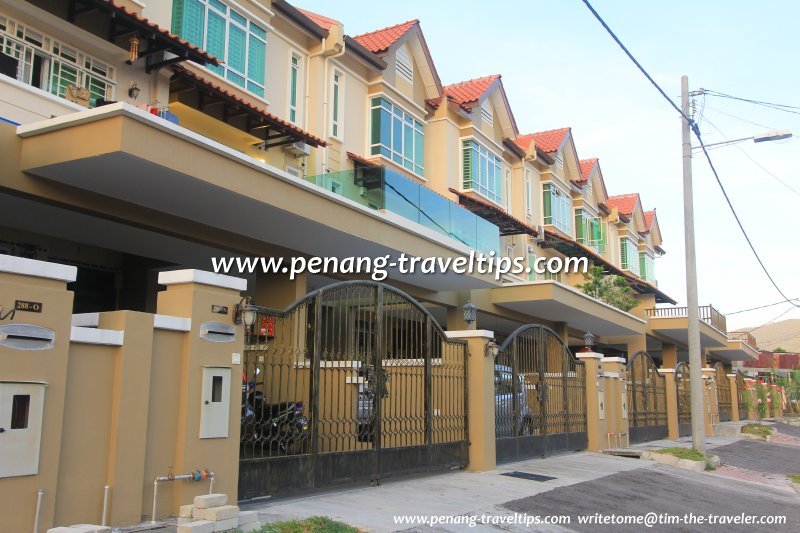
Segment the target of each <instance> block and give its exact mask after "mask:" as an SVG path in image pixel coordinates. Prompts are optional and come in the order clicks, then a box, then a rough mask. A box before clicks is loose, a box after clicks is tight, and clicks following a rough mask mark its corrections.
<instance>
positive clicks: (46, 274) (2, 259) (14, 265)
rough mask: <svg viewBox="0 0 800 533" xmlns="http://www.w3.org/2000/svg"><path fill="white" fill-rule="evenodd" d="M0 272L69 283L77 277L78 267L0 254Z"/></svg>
mask: <svg viewBox="0 0 800 533" xmlns="http://www.w3.org/2000/svg"><path fill="white" fill-rule="evenodd" d="M0 272H8V273H9V274H21V275H23V276H33V277H36V278H48V279H55V280H59V281H66V282H67V283H71V282H73V281H75V279H76V278H77V277H78V267H74V266H70V265H61V264H59V263H51V262H49V261H38V260H36V259H27V258H25V257H14V256H12V255H5V254H0Z"/></svg>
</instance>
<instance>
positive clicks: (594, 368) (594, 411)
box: [576, 352, 609, 452]
mask: <svg viewBox="0 0 800 533" xmlns="http://www.w3.org/2000/svg"><path fill="white" fill-rule="evenodd" d="M576 357H577V358H578V359H580V360H581V361H582V362H583V365H584V366H583V367H584V376H585V377H586V436H587V443H588V444H587V447H586V449H587V450H588V451H590V452H599V451H600V450H602V449H603V447H604V446H605V442H604V441H603V439H605V438H606V436H607V435H608V431H609V430H608V420H607V417H606V390H605V383H602V382H601V380H603V381H604V380H605V378H601V377H600V373H601V372H602V370H603V367H602V363H601V361H602V359H603V354H599V353H594V352H583V353H579V354H578V355H577V356H576Z"/></svg>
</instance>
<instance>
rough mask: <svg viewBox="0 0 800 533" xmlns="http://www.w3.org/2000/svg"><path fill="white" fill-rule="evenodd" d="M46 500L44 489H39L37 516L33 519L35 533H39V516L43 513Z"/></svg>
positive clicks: (37, 494)
mask: <svg viewBox="0 0 800 533" xmlns="http://www.w3.org/2000/svg"><path fill="white" fill-rule="evenodd" d="M43 499H44V489H39V490H38V492H37V493H36V516H35V517H34V519H33V533H39V515H40V514H41V512H42V500H43Z"/></svg>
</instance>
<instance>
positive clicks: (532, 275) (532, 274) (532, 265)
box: [528, 246, 536, 281]
mask: <svg viewBox="0 0 800 533" xmlns="http://www.w3.org/2000/svg"><path fill="white" fill-rule="evenodd" d="M528 269H529V270H530V271H529V272H528V281H536V254H535V253H534V252H533V246H528Z"/></svg>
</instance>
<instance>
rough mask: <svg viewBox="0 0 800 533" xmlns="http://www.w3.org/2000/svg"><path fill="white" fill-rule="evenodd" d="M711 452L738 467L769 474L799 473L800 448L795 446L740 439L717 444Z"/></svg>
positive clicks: (728, 463)
mask: <svg viewBox="0 0 800 533" xmlns="http://www.w3.org/2000/svg"><path fill="white" fill-rule="evenodd" d="M779 431H780V430H779ZM713 453H714V454H715V455H718V456H719V458H720V460H721V461H722V463H723V464H726V465H732V466H738V467H739V468H747V469H749V470H757V471H759V472H767V473H770V474H796V473H800V449H798V447H797V446H788V445H784V444H775V443H771V442H770V443H766V442H763V441H758V440H740V441H738V442H735V443H733V444H727V445H725V446H719V447H718V448H715V449H714V450H713Z"/></svg>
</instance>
